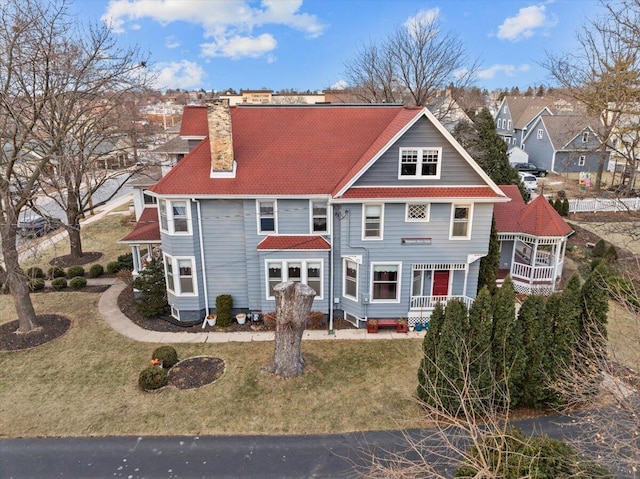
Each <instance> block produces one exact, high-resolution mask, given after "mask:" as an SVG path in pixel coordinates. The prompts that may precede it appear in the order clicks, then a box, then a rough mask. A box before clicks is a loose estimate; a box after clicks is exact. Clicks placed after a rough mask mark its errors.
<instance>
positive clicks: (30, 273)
mask: <svg viewBox="0 0 640 479" xmlns="http://www.w3.org/2000/svg"><path fill="white" fill-rule="evenodd" d="M27 278H31V279H35V278H44V271H42V268H38V267H37V266H32V267H31V268H27Z"/></svg>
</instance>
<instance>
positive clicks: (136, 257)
mask: <svg viewBox="0 0 640 479" xmlns="http://www.w3.org/2000/svg"><path fill="white" fill-rule="evenodd" d="M131 255H132V256H133V271H135V272H139V271H140V270H141V269H142V268H141V265H142V262H141V261H140V245H137V244H132V245H131Z"/></svg>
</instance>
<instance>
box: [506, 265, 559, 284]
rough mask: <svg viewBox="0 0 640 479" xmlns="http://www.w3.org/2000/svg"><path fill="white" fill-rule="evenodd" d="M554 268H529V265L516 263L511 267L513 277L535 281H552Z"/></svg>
mask: <svg viewBox="0 0 640 479" xmlns="http://www.w3.org/2000/svg"><path fill="white" fill-rule="evenodd" d="M554 269H555V268H554V267H553V266H529V265H528V264H522V263H514V264H513V265H512V267H511V276H513V277H514V278H522V279H527V280H530V281H531V280H533V281H545V280H548V281H552V280H554V279H555V278H554V277H553V270H554Z"/></svg>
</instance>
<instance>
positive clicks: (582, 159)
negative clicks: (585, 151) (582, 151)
mask: <svg viewBox="0 0 640 479" xmlns="http://www.w3.org/2000/svg"><path fill="white" fill-rule="evenodd" d="M586 160H587V157H586V156H584V155H580V156H579V157H578V166H584V164H585V162H586Z"/></svg>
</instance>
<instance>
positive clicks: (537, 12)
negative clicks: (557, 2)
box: [497, 5, 557, 42]
mask: <svg viewBox="0 0 640 479" xmlns="http://www.w3.org/2000/svg"><path fill="white" fill-rule="evenodd" d="M546 10H547V7H546V5H531V6H530V7H524V8H521V9H520V10H518V14H517V15H516V16H515V17H509V18H507V19H505V21H504V22H503V23H502V25H500V26H499V27H498V35H497V36H498V38H499V39H501V40H509V41H511V42H517V41H520V40H524V39H526V38H531V37H532V36H533V35H535V33H536V32H537V31H540V30H543V31H544V30H546V29H549V28H551V27H554V26H555V25H556V24H557V19H556V17H555V16H553V15H547V11H546Z"/></svg>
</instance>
